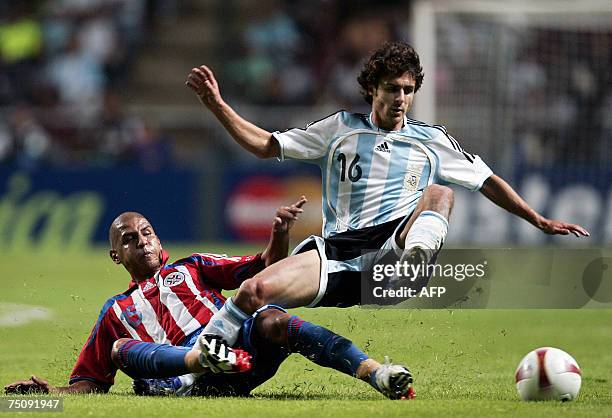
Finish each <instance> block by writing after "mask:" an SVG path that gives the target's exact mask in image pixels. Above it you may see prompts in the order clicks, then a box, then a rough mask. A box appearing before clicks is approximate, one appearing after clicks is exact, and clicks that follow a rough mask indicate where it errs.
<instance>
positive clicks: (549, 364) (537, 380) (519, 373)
mask: <svg viewBox="0 0 612 418" xmlns="http://www.w3.org/2000/svg"><path fill="white" fill-rule="evenodd" d="M581 376H582V372H581V371H580V367H578V363H576V360H574V358H573V357H572V356H570V355H569V354H567V353H566V352H565V351H563V350H559V349H558V348H552V347H542V348H538V349H536V350H533V351H532V352H530V353H529V354H527V355H526V356H525V357H524V358H523V360H521V362H520V363H519V365H518V368H517V369H516V375H515V378H516V389H517V390H518V393H519V396H520V397H521V399H522V400H524V401H545V400H557V401H562V402H565V401H571V400H573V399H575V398H576V396H578V392H579V391H580V384H581V383H582V377H581Z"/></svg>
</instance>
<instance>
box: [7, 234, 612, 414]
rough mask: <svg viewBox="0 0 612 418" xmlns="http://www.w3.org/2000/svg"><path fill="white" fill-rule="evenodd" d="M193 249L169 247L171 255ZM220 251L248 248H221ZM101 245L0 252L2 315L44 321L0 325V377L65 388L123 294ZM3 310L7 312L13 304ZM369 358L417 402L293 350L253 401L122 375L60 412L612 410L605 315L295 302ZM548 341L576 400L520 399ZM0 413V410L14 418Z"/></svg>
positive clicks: (610, 327) (119, 275)
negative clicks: (111, 302)
mask: <svg viewBox="0 0 612 418" xmlns="http://www.w3.org/2000/svg"><path fill="white" fill-rule="evenodd" d="M189 249H206V250H207V251H219V250H222V249H223V247H221V248H214V247H211V246H190V247H189V248H187V247H174V248H171V249H170V254H171V258H172V259H176V258H179V257H180V256H183V255H186V254H188V253H189ZM224 250H225V251H226V252H228V253H233V254H241V253H250V252H251V251H252V249H245V248H231V249H230V248H225V249H224ZM106 251H107V250H105V249H102V248H101V249H99V250H96V251H88V252H84V253H82V254H64V255H61V254H46V255H45V254H40V255H35V256H31V255H30V256H26V255H24V254H10V253H6V254H3V261H2V269H1V270H2V275H3V277H2V282H1V283H2V285H1V287H0V289H1V291H0V317H3V318H5V315H6V313H7V309H14V304H19V305H29V306H38V307H44V308H47V309H49V310H50V312H51V313H52V316H51V317H50V318H48V319H38V320H36V321H34V322H30V323H27V324H25V325H21V326H7V325H6V323H3V325H0V381H1V382H2V384H3V385H4V384H6V383H9V382H12V381H14V380H18V379H23V378H27V377H29V376H30V374H32V373H33V374H36V375H38V376H40V377H44V378H47V379H48V380H49V381H50V382H51V383H52V384H53V385H58V386H59V385H65V384H67V378H68V376H69V374H70V371H71V369H72V366H73V364H74V361H75V359H76V356H77V354H78V352H79V350H80V348H81V346H82V345H83V343H84V341H85V339H86V338H87V335H88V334H89V332H90V330H91V328H92V326H93V324H94V322H95V320H96V318H97V316H98V313H99V310H100V308H101V306H102V304H103V303H104V301H105V300H106V299H107V298H108V297H110V296H112V295H114V294H117V293H120V292H121V291H123V290H125V288H126V285H127V283H128V275H127V273H126V272H125V271H124V270H123V269H122V268H121V267H118V266H115V265H114V264H112V262H111V261H110V259H109V258H108V256H106ZM11 306H12V307H13V308H11ZM294 312H295V313H297V314H298V315H301V316H302V317H303V318H304V319H306V320H309V321H313V322H316V323H318V324H321V325H324V326H327V327H329V328H330V329H332V330H334V331H335V332H338V333H340V334H342V335H344V336H346V337H348V338H350V339H352V340H353V341H354V342H355V343H356V344H357V345H358V346H359V347H361V348H363V349H365V351H366V352H367V353H368V354H369V355H370V356H372V357H374V358H376V359H379V360H382V359H383V358H384V356H385V355H388V356H389V357H391V358H392V359H393V360H394V361H396V362H401V363H404V364H406V365H407V366H408V367H409V368H410V369H411V370H412V371H413V373H414V375H415V389H416V392H417V398H416V399H415V400H414V401H404V402H399V401H395V402H394V401H389V400H387V399H385V398H384V397H383V396H382V395H380V394H378V393H377V392H375V391H374V390H372V389H371V388H370V387H369V386H368V385H366V384H365V383H363V382H360V381H357V380H355V379H352V378H350V377H347V376H344V375H341V374H340V373H338V372H336V371H333V370H330V369H324V368H321V367H319V366H316V365H314V364H312V363H310V362H308V361H307V360H305V359H304V358H301V357H300V356H299V355H293V356H291V357H290V358H289V359H288V360H287V361H286V362H285V363H284V364H283V366H282V367H281V369H280V371H279V373H278V374H277V375H276V376H275V377H274V378H273V379H271V380H270V381H268V382H267V383H266V384H265V385H263V386H261V387H260V388H258V389H257V390H256V391H255V392H254V394H253V395H254V396H253V397H252V398H249V399H237V398H216V399H215V398H172V397H169V398H141V397H136V396H134V395H132V394H131V385H130V383H131V381H130V380H129V378H127V377H126V376H124V375H122V374H121V373H118V376H117V378H116V382H115V385H114V386H113V388H112V389H111V392H110V394H108V395H72V396H65V397H64V412H61V413H56V414H48V413H47V414H45V415H44V416H49V415H54V416H55V415H56V416H60V417H72V416H74V417H87V416H101V417H102V416H130V417H133V418H137V417H147V418H149V417H150V418H152V417H168V416H194V417H195V416H198V417H207V416H211V417H213V416H214V417H223V416H226V417H266V418H271V417H289V416H290V417H301V416H303V417H319V416H321V417H344V416H347V417H348V416H350V417H372V416H384V417H395V416H397V417H404V416H410V417H416V416H426V417H437V416H448V417H458V416H465V417H476V416H488V417H496V416H522V417H551V416H572V417H573V416H591V417H603V416H612V377H611V374H612V349H611V347H612V311H611V310H512V311H509V310H399V309H398V310H366V309H361V308H351V309H328V308H322V309H310V310H309V309H297V310H295V311H294ZM548 345H550V346H556V347H559V348H561V349H564V350H566V351H568V352H569V353H570V354H572V355H573V356H574V357H575V358H576V360H577V361H578V363H579V364H580V366H581V368H582V371H583V381H582V390H581V393H580V395H579V397H578V399H577V400H576V401H575V402H569V403H564V404H562V403H558V402H537V403H526V402H521V401H519V400H518V396H517V394H516V390H515V387H514V370H515V367H516V366H517V364H518V362H519V361H520V359H521V358H522V356H524V355H525V354H526V353H527V352H528V351H530V350H532V349H534V348H536V347H540V346H548ZM10 415H11V414H10V413H2V414H0V418H1V416H10Z"/></svg>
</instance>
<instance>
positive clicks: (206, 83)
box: [185, 65, 221, 108]
mask: <svg viewBox="0 0 612 418" xmlns="http://www.w3.org/2000/svg"><path fill="white" fill-rule="evenodd" d="M185 85H186V86H187V87H189V88H190V89H191V90H193V91H194V92H195V94H196V95H197V96H198V99H200V102H202V104H203V105H204V106H206V107H208V108H210V107H212V106H214V105H215V104H218V103H219V102H221V92H220V91H219V85H218V84H217V80H216V79H215V75H214V74H213V72H212V71H211V69H210V68H208V67H207V66H205V65H201V66H199V67H195V68H192V69H191V71H190V72H189V74H188V75H187V81H185Z"/></svg>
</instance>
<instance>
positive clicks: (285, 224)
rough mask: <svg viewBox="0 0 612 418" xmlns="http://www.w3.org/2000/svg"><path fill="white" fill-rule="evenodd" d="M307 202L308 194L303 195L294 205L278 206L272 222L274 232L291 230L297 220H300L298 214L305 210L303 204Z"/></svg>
mask: <svg viewBox="0 0 612 418" xmlns="http://www.w3.org/2000/svg"><path fill="white" fill-rule="evenodd" d="M306 202H308V200H307V199H306V196H301V197H300V198H299V199H298V201H297V202H295V203H294V204H293V205H291V206H282V207H280V208H278V209H277V210H276V217H275V218H274V221H273V222H272V232H289V230H290V229H291V228H292V227H293V224H295V221H297V220H298V215H299V214H300V213H302V212H304V209H302V206H304V203H306Z"/></svg>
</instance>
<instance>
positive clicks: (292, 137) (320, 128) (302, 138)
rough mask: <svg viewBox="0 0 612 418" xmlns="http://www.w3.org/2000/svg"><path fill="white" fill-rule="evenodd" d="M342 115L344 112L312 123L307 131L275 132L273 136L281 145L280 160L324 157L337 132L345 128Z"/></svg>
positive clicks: (307, 127)
mask: <svg viewBox="0 0 612 418" xmlns="http://www.w3.org/2000/svg"><path fill="white" fill-rule="evenodd" d="M342 113H343V111H339V112H336V113H334V114H333V115H330V116H328V117H326V118H324V119H321V120H319V121H316V122H313V123H310V124H308V125H307V126H306V129H299V128H293V129H289V130H287V131H284V132H279V131H276V132H274V133H273V134H272V135H273V136H274V138H276V140H277V141H278V144H279V145H280V157H279V159H280V160H281V161H283V160H284V159H286V158H290V159H295V160H314V159H317V158H321V157H323V156H324V155H325V153H326V152H327V147H328V145H329V143H330V142H331V140H332V139H333V138H334V136H335V134H336V132H338V131H339V130H340V129H341V127H342V126H343V125H342Z"/></svg>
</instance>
